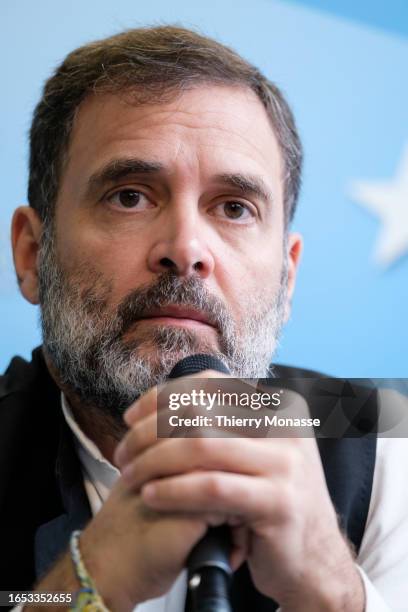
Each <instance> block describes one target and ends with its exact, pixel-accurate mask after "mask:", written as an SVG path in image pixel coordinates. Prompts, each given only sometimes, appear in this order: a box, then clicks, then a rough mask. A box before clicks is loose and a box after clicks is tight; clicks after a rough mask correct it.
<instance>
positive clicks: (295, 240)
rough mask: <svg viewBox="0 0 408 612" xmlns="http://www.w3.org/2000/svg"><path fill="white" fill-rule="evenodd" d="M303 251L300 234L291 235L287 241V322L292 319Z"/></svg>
mask: <svg viewBox="0 0 408 612" xmlns="http://www.w3.org/2000/svg"><path fill="white" fill-rule="evenodd" d="M302 251H303V240H302V236H301V235H300V234H295V233H292V234H289V235H288V239H287V258H288V284H287V296H286V305H285V322H286V321H288V319H289V317H290V312H291V308H292V296H293V292H294V291H295V285H296V275H297V270H298V267H299V262H300V256H301V254H302Z"/></svg>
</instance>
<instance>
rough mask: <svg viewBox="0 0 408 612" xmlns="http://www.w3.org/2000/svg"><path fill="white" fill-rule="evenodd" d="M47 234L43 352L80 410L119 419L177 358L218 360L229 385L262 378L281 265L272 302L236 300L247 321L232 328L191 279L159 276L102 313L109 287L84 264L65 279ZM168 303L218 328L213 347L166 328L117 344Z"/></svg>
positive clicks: (217, 303)
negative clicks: (86, 408)
mask: <svg viewBox="0 0 408 612" xmlns="http://www.w3.org/2000/svg"><path fill="white" fill-rule="evenodd" d="M54 235H55V232H54V231H53V230H52V228H51V227H50V228H48V229H46V230H45V232H44V233H43V238H42V243H41V250H40V262H39V299H40V305H41V328H42V335H43V345H44V348H45V351H46V354H47V356H48V358H49V359H50V360H51V363H52V366H53V367H54V368H55V370H56V372H57V376H58V382H59V383H60V385H61V387H62V388H64V389H66V390H68V391H70V392H71V393H74V394H75V396H76V397H77V398H78V400H79V402H80V403H81V404H83V405H90V406H94V407H96V408H97V409H99V410H100V411H102V412H104V413H105V414H109V415H110V416H111V417H113V418H114V419H115V420H119V419H120V420H121V415H122V414H123V412H124V410H126V408H128V406H129V405H130V404H131V403H132V402H133V401H135V399H137V398H138V397H139V396H140V395H141V394H143V393H144V392H145V391H146V390H147V389H149V388H151V387H153V386H155V385H157V384H160V383H162V382H164V381H165V380H166V378H167V377H168V374H169V373H170V371H171V369H172V368H173V366H174V365H175V364H176V363H177V362H178V361H179V360H180V359H183V358H184V357H187V356H188V355H192V354H195V353H208V354H211V355H214V356H215V357H217V358H219V359H221V361H223V362H224V363H225V364H226V366H227V367H228V369H229V370H230V372H231V374H232V375H233V376H235V377H237V378H259V377H265V376H268V375H269V374H270V369H269V364H270V360H271V357H272V354H273V353H274V351H275V350H276V347H277V345H278V338H279V335H280V331H281V328H282V325H283V318H284V308H285V298H286V287H287V259H285V262H284V266H283V270H282V274H281V282H280V286H279V288H278V290H277V291H276V290H275V292H274V295H273V296H271V295H268V294H267V291H266V289H264V290H263V292H262V293H261V292H260V293H259V294H258V295H243V296H242V299H241V300H240V301H241V304H244V305H245V308H243V309H242V311H243V312H246V313H247V316H246V317H245V320H244V321H243V322H241V323H240V324H239V328H238V326H237V323H236V322H235V321H234V319H233V317H232V316H231V314H230V313H229V310H228V308H227V307H226V306H225V305H224V304H223V303H222V301H221V300H220V299H219V298H217V297H215V296H213V295H211V294H210V293H209V291H208V289H207V288H206V287H205V285H204V283H203V281H202V280H201V279H200V277H199V276H191V277H189V278H187V279H186V278H180V277H178V276H177V274H175V273H173V272H166V273H164V274H163V275H161V276H159V277H158V278H157V281H155V282H154V283H152V284H150V285H144V286H139V287H138V288H137V289H135V290H133V291H132V292H130V293H129V294H128V295H127V296H126V297H125V298H124V299H123V300H122V301H121V302H120V304H119V305H118V306H117V307H116V308H115V309H112V307H110V308H109V307H108V304H109V297H110V295H111V291H112V288H111V283H110V282H107V281H106V279H103V278H102V276H101V274H99V273H98V272H97V271H96V270H94V269H91V268H90V267H89V265H86V266H85V265H84V266H83V268H81V267H80V268H79V269H76V270H75V273H71V274H70V275H68V274H67V273H66V271H65V270H64V268H63V266H62V265H61V264H60V262H59V259H58V255H57V249H56V245H55V238H54ZM175 304H177V305H180V306H186V307H191V308H194V309H198V310H200V311H202V312H203V313H204V314H205V315H206V316H207V317H208V318H209V320H210V322H211V323H212V324H213V325H214V326H215V327H216V328H217V329H218V345H219V346H218V348H215V347H214V342H212V343H211V342H209V341H208V340H206V339H205V338H203V336H202V335H201V334H200V333H197V332H195V331H193V330H190V329H182V328H179V327H171V326H157V327H156V326H155V327H154V328H153V329H149V330H148V332H145V334H144V335H141V334H140V333H139V334H137V338H133V339H131V340H127V341H126V340H125V334H126V332H128V331H129V330H130V329H131V328H132V327H133V326H134V324H135V323H136V322H137V320H138V319H139V318H140V317H143V316H144V314H146V313H148V312H149V310H151V309H152V308H161V307H164V306H168V305H175ZM146 349H148V351H147V352H146ZM144 354H145V355H144Z"/></svg>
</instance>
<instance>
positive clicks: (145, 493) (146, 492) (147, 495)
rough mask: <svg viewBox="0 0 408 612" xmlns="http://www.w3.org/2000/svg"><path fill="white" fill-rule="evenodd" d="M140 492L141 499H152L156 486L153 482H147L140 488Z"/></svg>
mask: <svg viewBox="0 0 408 612" xmlns="http://www.w3.org/2000/svg"><path fill="white" fill-rule="evenodd" d="M141 493H142V497H143V499H146V500H147V501H148V500H149V499H154V496H155V494H156V487H155V485H154V484H147V485H145V486H144V487H143V488H142V491H141Z"/></svg>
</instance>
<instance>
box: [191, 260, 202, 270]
mask: <svg viewBox="0 0 408 612" xmlns="http://www.w3.org/2000/svg"><path fill="white" fill-rule="evenodd" d="M193 268H194V270H196V271H197V272H201V270H202V269H203V264H202V262H201V261H197V263H195V264H194V266H193Z"/></svg>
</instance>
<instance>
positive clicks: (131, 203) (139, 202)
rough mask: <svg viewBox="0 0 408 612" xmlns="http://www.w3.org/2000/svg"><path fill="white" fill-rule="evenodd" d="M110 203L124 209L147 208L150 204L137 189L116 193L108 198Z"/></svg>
mask: <svg viewBox="0 0 408 612" xmlns="http://www.w3.org/2000/svg"><path fill="white" fill-rule="evenodd" d="M108 202H110V203H112V204H117V205H118V206H120V207H122V208H136V207H137V208H146V207H148V206H149V204H150V202H149V200H148V198H147V197H146V196H145V195H144V194H143V193H141V192H140V191H136V190H135V189H122V190H121V191H116V192H115V193H113V194H112V195H111V196H109V198H108Z"/></svg>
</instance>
